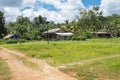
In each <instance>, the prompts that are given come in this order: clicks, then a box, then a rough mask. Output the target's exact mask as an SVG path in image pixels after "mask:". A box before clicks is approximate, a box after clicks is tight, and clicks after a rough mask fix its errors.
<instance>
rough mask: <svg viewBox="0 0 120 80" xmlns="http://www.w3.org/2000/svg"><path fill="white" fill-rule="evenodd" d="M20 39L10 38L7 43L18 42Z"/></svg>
mask: <svg viewBox="0 0 120 80" xmlns="http://www.w3.org/2000/svg"><path fill="white" fill-rule="evenodd" d="M17 42H18V41H17V40H16V39H8V40H7V41H6V43H8V44H14V43H17Z"/></svg>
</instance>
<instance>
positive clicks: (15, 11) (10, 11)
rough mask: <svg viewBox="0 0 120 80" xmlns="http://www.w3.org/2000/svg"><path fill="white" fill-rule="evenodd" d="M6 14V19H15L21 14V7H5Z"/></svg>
mask: <svg viewBox="0 0 120 80" xmlns="http://www.w3.org/2000/svg"><path fill="white" fill-rule="evenodd" d="M4 14H5V17H6V21H15V19H16V17H17V16H19V15H21V12H20V10H19V8H16V7H5V8H4Z"/></svg>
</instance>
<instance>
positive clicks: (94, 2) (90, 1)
mask: <svg viewBox="0 0 120 80" xmlns="http://www.w3.org/2000/svg"><path fill="white" fill-rule="evenodd" d="M100 1H101V0H82V2H83V4H84V6H85V7H86V8H89V6H99V5H100Z"/></svg>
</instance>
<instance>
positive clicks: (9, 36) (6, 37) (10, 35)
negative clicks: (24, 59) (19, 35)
mask: <svg viewBox="0 0 120 80" xmlns="http://www.w3.org/2000/svg"><path fill="white" fill-rule="evenodd" d="M13 35H14V34H8V35H6V36H5V37H4V39H8V38H11V37H12V36H13Z"/></svg>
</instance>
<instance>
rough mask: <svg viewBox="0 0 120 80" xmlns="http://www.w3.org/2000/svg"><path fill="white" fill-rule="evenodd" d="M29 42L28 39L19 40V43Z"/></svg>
mask: <svg viewBox="0 0 120 80" xmlns="http://www.w3.org/2000/svg"><path fill="white" fill-rule="evenodd" d="M26 41H27V40H26V39H19V40H18V42H19V43H23V42H26Z"/></svg>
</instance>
